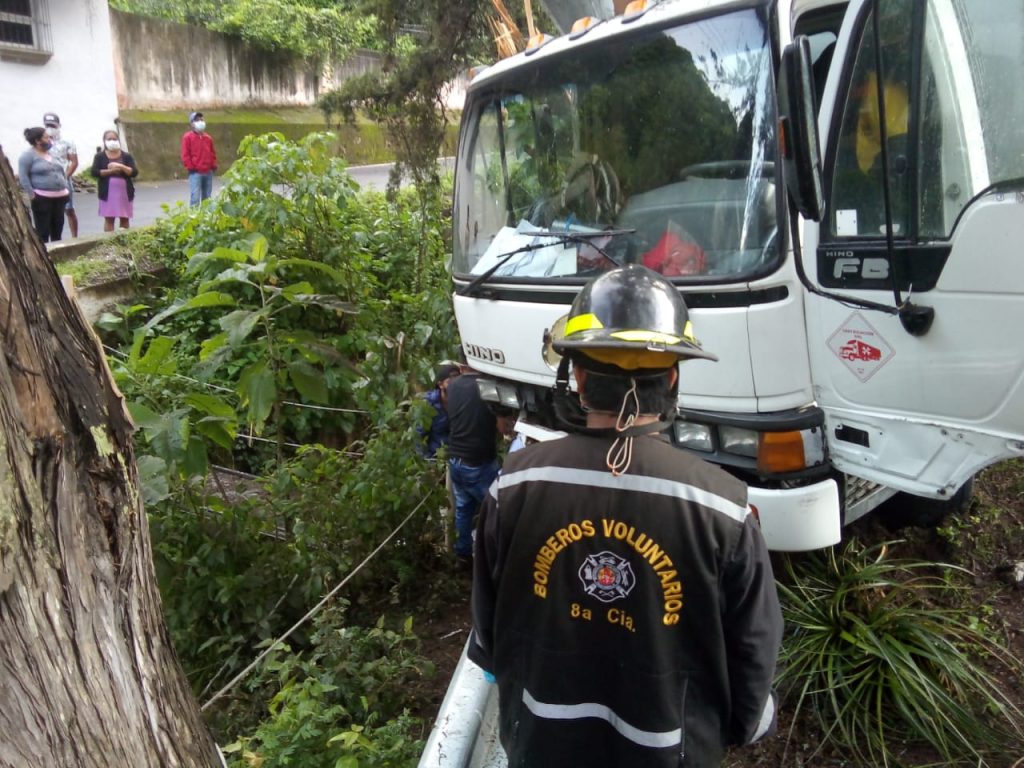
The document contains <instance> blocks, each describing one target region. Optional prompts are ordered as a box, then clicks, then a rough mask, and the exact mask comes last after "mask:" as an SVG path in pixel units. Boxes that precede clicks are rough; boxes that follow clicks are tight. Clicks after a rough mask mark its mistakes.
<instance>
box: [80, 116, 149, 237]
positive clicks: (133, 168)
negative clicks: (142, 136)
mask: <svg viewBox="0 0 1024 768" xmlns="http://www.w3.org/2000/svg"><path fill="white" fill-rule="evenodd" d="M90 173H91V174H92V175H93V177H94V178H95V179H96V197H98V198H99V202H100V206H99V212H100V216H102V217H103V231H104V232H113V231H114V221H115V219H116V220H117V221H119V222H120V224H121V229H128V222H129V220H130V219H131V218H132V215H133V202H132V201H134V200H135V182H134V181H133V179H134V178H135V177H136V176H138V175H139V167H138V166H137V165H136V164H135V158H134V157H132V156H131V155H130V154H129V153H128V152H124V151H123V150H122V149H121V140H120V139H119V138H118V135H117V131H115V130H109V131H104V132H103V148H102V149H100V151H99V152H97V153H96V157H94V158H93V160H92V168H91V170H90Z"/></svg>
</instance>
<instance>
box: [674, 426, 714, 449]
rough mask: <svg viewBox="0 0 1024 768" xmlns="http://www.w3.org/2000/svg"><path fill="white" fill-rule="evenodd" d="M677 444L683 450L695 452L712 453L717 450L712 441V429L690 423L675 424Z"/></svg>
mask: <svg viewBox="0 0 1024 768" xmlns="http://www.w3.org/2000/svg"><path fill="white" fill-rule="evenodd" d="M675 433H676V444H678V445H679V446H680V447H682V448H691V449H693V450H695V451H705V452H707V453H710V452H711V451H713V450H714V449H715V446H714V443H713V442H712V440H711V428H710V427H707V426H705V425H704V424H694V423H693V422H690V421H677V422H676V423H675Z"/></svg>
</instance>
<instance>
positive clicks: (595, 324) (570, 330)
mask: <svg viewBox="0 0 1024 768" xmlns="http://www.w3.org/2000/svg"><path fill="white" fill-rule="evenodd" d="M597 328H604V325H602V324H601V321H600V320H598V319H597V315H595V314H594V313H592V312H588V313H587V314H585V315H576V317H570V318H569V321H568V322H567V323H566V324H565V335H566V336H567V337H568V336H572V335H573V334H574V333H579V332H580V331H593V330H595V329H597Z"/></svg>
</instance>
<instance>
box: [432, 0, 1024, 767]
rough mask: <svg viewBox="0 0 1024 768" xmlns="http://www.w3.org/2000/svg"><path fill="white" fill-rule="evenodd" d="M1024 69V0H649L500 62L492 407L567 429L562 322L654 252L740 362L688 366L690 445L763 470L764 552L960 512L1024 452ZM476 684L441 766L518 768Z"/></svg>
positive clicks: (436, 742)
mask: <svg viewBox="0 0 1024 768" xmlns="http://www.w3.org/2000/svg"><path fill="white" fill-rule="evenodd" d="M1021 73H1024V4H1021V3H1020V2H1016V0H1015V1H1014V2H1009V1H1008V0H1007V1H1006V2H993V1H992V0H849V2H835V0H793V1H792V2H786V1H785V0H750V1H747V2H745V1H743V0H685V1H684V0H677V1H675V2H661V3H650V2H649V3H646V4H643V3H639V4H632V5H631V6H630V7H629V9H627V10H626V11H625V13H622V14H620V15H617V16H614V17H611V18H606V19H603V20H590V21H589V22H583V23H581V24H579V25H577V27H576V28H575V30H574V31H571V32H567V33H565V34H563V35H561V36H559V37H555V38H551V39H538V40H536V41H535V44H534V45H533V47H532V48H530V49H528V50H527V51H525V52H523V53H520V54H518V55H516V56H514V57H511V58H509V59H506V60H504V61H501V62H499V63H497V64H495V65H493V66H491V67H489V68H487V69H485V70H483V71H482V72H481V73H479V74H478V75H477V76H476V77H475V78H474V80H473V81H472V83H471V85H470V88H469V90H468V96H467V101H466V106H465V110H464V113H463V122H462V128H461V133H460V140H459V151H458V158H457V165H456V190H455V204H454V210H453V216H454V238H453V256H452V272H453V277H454V282H455V297H454V305H455V313H456V318H457V321H458V327H459V332H460V334H461V337H462V340H463V343H464V348H465V351H466V354H467V356H468V358H469V360H470V362H471V363H472V364H473V366H474V367H475V368H477V369H478V370H480V371H482V372H483V373H484V374H486V376H485V377H484V379H485V380H484V381H483V382H482V383H481V392H482V394H483V395H484V396H485V399H490V400H493V401H495V402H498V403H501V404H502V405H504V406H505V407H506V408H513V409H516V410H517V411H518V412H519V420H518V423H517V426H516V428H517V430H518V431H519V432H521V433H522V434H524V435H526V436H528V437H530V438H533V439H551V438H556V437H558V436H559V435H560V433H561V430H562V429H563V427H562V426H561V425H560V424H559V423H558V421H557V419H556V418H555V416H554V411H553V407H552V388H553V384H554V379H555V370H556V368H557V359H556V358H555V357H554V356H553V355H551V354H550V352H549V347H548V346H547V345H546V344H545V341H546V339H547V338H548V334H550V333H551V332H552V330H553V329H554V330H555V331H557V323H558V321H559V318H561V317H562V316H564V315H565V313H566V312H567V310H568V306H569V304H570V303H571V302H572V300H573V298H574V296H575V295H576V293H577V292H578V291H579V289H580V287H581V286H582V285H583V284H584V283H585V282H586V281H587V280H588V279H589V278H590V277H592V276H593V275H595V274H597V273H598V272H599V271H601V270H603V269H607V268H610V267H611V266H612V265H614V264H623V263H642V264H646V265H647V266H649V267H651V268H652V269H656V270H657V271H660V272H661V273H662V274H664V275H666V276H667V277H670V278H671V280H672V282H673V283H674V284H676V285H677V286H678V288H679V290H680V291H681V292H682V294H683V295H684V297H685V299H686V302H687V304H688V306H689V307H690V310H691V319H692V320H693V325H694V329H695V332H696V335H697V337H698V338H699V339H700V340H701V342H702V343H703V345H704V347H705V348H706V349H708V350H710V351H712V352H714V353H715V354H717V355H718V357H719V359H720V360H719V362H717V363H713V362H707V361H691V362H687V363H686V364H685V365H683V366H682V367H681V385H680V391H679V411H678V418H677V420H676V422H675V424H674V426H673V429H672V434H671V436H672V439H673V441H674V442H675V444H676V445H678V447H679V448H680V449H681V450H689V451H693V452H695V453H697V454H698V455H700V456H702V457H703V458H705V459H707V460H708V461H712V462H715V463H718V464H720V465H721V466H723V467H724V468H726V469H727V470H729V471H730V472H733V473H734V474H736V475H738V476H739V477H741V478H742V479H744V480H745V481H746V482H747V483H748V485H749V487H750V501H751V503H752V504H753V505H754V506H755V507H756V509H757V512H758V515H759V518H760V521H761V526H762V530H763V532H764V535H765V538H766V539H767V541H768V544H769V546H770V547H771V548H773V549H775V550H784V551H802V550H810V549H816V548H820V547H824V546H828V545H831V544H834V543H836V542H837V541H839V539H840V536H841V530H842V526H843V525H844V524H846V523H849V522H851V521H853V520H855V519H857V518H858V517H860V516H862V515H863V514H865V513H867V512H869V511H871V510H872V509H875V508H876V507H878V506H879V505H880V504H881V503H882V502H884V501H886V500H887V499H889V498H890V497H892V496H893V495H894V494H896V493H901V494H903V496H902V498H901V502H902V503H901V504H900V505H899V506H896V505H887V507H891V508H893V509H894V510H899V509H902V510H904V511H906V510H911V511H914V512H916V513H919V514H921V515H923V516H924V517H933V518H934V517H937V516H939V515H941V514H942V513H943V511H944V510H945V509H947V508H948V507H950V506H952V505H955V504H956V503H958V502H959V501H960V500H962V498H963V497H964V495H965V494H966V493H967V492H968V489H969V487H970V480H971V478H972V477H973V476H974V474H975V473H977V472H978V471H979V470H981V469H982V468H984V467H986V466H988V465H990V464H992V463H994V462H996V461H998V460H1001V459H1003V458H1007V457H1012V456H1020V455H1022V454H1024V340H1022V339H1021V338H1020V337H1019V336H1018V333H1020V329H1022V328H1024V134H1022V132H1021V128H1020V126H1021V125H1024V77H1022V76H1021ZM879 84H881V87H879ZM819 148H820V150H819ZM460 670H461V672H460V674H457V675H456V677H455V679H454V680H453V683H452V688H451V690H450V692H449V697H448V699H450V700H451V701H448V700H446V704H445V707H446V709H445V708H443V709H442V712H441V715H440V717H439V719H438V724H437V726H435V730H434V732H433V734H432V736H431V739H430V742H429V743H428V747H427V750H426V752H425V753H424V757H423V762H421V766H434V765H437V766H440V765H445V766H470V765H473V766H477V765H500V764H501V759H502V758H501V754H500V752H501V750H500V748H498V747H497V746H496V737H495V734H494V733H493V730H488V729H489V728H490V729H492V727H493V718H490V717H489V715H487V714H486V708H487V707H488V706H490V707H493V698H494V697H488V695H487V687H486V685H485V684H483V683H482V682H481V681H480V680H479V670H475V669H473V668H472V665H471V664H470V663H469V662H468V661H465V660H464V661H463V663H462V664H461V665H460ZM474 696H477V697H478V699H474V698H473V697H474ZM460 702H461V703H460ZM473 712H476V714H472V713H473ZM481 728H482V730H481ZM488 745H490V746H488ZM442 756H443V759H442Z"/></svg>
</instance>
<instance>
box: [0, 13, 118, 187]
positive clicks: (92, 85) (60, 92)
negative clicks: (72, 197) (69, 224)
mask: <svg viewBox="0 0 1024 768" xmlns="http://www.w3.org/2000/svg"><path fill="white" fill-rule="evenodd" d="M40 5H42V6H45V7H46V8H48V14H47V15H48V17H49V21H50V36H51V40H52V51H53V54H52V55H51V56H49V57H48V58H43V57H34V58H28V57H20V56H19V55H18V54H17V53H16V52H11V51H8V50H5V49H3V48H0V146H3V150H4V154H5V155H7V157H8V159H9V160H10V161H11V163H12V165H14V167H15V168H17V164H18V156H19V155H21V153H22V152H24V151H25V150H26V149H28V144H27V143H25V138H24V136H23V134H22V132H23V131H24V130H25V129H26V128H29V127H31V126H35V125H41V124H42V119H43V113H44V112H50V111H53V112H56V113H57V114H58V115H60V119H61V124H62V127H63V135H64V136H65V137H66V138H68V139H71V140H72V141H74V142H75V143H76V144H77V145H78V155H79V163H80V165H84V166H85V168H86V169H88V167H89V165H90V164H91V163H92V157H93V154H94V153H95V151H96V147H97V146H98V145H99V144H100V141H101V139H102V138H103V131H105V130H107V129H108V128H112V127H113V126H114V119H115V118H116V117H117V91H116V89H115V85H114V64H113V55H112V43H111V33H110V20H109V17H108V15H107V2H106V0H43V2H41V3H40Z"/></svg>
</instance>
